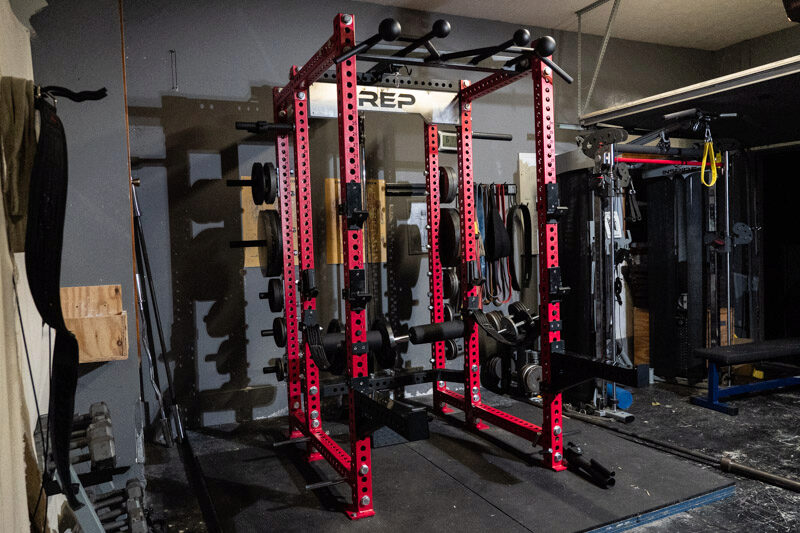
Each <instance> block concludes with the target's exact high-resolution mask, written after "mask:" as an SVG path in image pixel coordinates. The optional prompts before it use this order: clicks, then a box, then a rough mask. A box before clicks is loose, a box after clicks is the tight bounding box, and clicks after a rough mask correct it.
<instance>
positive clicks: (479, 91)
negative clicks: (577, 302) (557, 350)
mask: <svg viewBox="0 0 800 533" xmlns="http://www.w3.org/2000/svg"><path fill="white" fill-rule="evenodd" d="M385 22H387V21H384V23H385ZM391 22H394V21H391ZM395 24H396V23H395ZM382 31H383V23H382ZM448 31H449V30H448ZM396 32H397V33H399V25H398V26H397V30H396ZM377 40H378V36H376V37H373V38H371V39H370V40H368V41H366V42H365V43H368V42H369V41H372V44H374V42H377ZM420 42H422V41H420ZM365 43H362V44H361V45H359V46H361V47H363V48H361V50H366V49H368V46H371V44H365ZM478 52H481V50H478ZM358 53H360V51H359V47H358V46H356V45H355V19H354V17H353V16H352V15H349V14H339V15H337V16H336V18H335V19H334V22H333V36H332V37H331V38H330V39H329V40H328V41H327V42H326V43H325V44H324V45H323V46H322V48H321V49H320V50H319V51H318V52H317V53H316V54H315V55H314V56H313V57H312V58H311V59H310V60H309V61H308V62H307V63H306V64H305V65H304V66H303V67H302V68H299V69H298V68H297V67H292V69H291V73H290V81H289V84H288V85H287V86H286V87H283V88H281V89H275V91H274V93H273V101H274V116H275V119H276V121H277V122H281V123H284V124H292V126H293V128H292V129H291V131H288V130H286V129H285V128H284V129H280V130H279V131H278V134H277V142H276V161H277V164H278V169H279V172H280V176H281V181H280V183H281V185H280V212H281V224H282V236H283V287H284V294H285V319H286V328H287V345H286V351H287V359H288V371H287V395H288V405H289V425H290V431H289V439H290V441H291V440H292V439H298V440H301V441H307V443H308V444H307V459H308V460H309V461H315V460H318V459H321V458H324V459H325V460H326V461H327V462H328V463H330V464H331V466H332V467H333V468H334V470H336V471H337V472H338V473H339V474H340V475H341V476H342V477H343V478H344V480H345V481H346V482H347V483H348V484H349V485H350V487H351V503H350V504H349V506H348V507H347V509H346V513H347V516H348V517H350V518H352V519H358V518H364V517H367V516H371V515H373V514H374V510H373V503H372V464H371V457H370V437H369V436H363V435H362V434H360V433H359V431H358V428H357V418H356V417H357V414H358V409H357V405H356V404H357V401H358V398H357V394H359V393H357V392H356V391H355V390H354V389H353V388H350V389H349V392H348V412H349V437H350V441H349V447H350V449H349V451H347V450H345V449H343V448H342V447H341V446H340V445H339V444H337V443H336V442H334V440H333V439H331V438H330V437H329V436H328V435H327V434H326V433H325V431H324V430H323V424H322V415H321V409H320V398H321V390H320V388H321V387H320V383H319V369H318V367H317V365H316V364H315V361H314V357H313V355H312V347H313V345H314V343H315V342H316V341H315V340H314V338H315V336H316V337H317V339H318V335H319V331H320V328H319V325H318V321H317V316H316V295H317V290H316V287H315V284H314V245H313V227H312V204H311V183H310V178H311V171H310V167H309V150H310V148H309V135H308V119H309V116H310V107H309V87H310V86H311V84H312V83H314V82H315V81H316V80H317V79H318V78H319V77H321V76H322V74H323V73H324V72H325V71H327V70H328V69H329V68H330V67H331V66H333V65H334V64H336V85H337V97H338V98H337V105H338V125H339V161H340V178H341V180H340V183H341V189H340V198H341V202H342V205H341V207H342V209H341V210H340V212H341V224H342V243H343V260H344V290H343V295H344V298H345V301H346V306H345V343H344V344H345V350H346V360H347V370H346V377H347V381H348V382H350V383H352V382H353V380H357V379H359V378H361V379H363V378H365V377H366V376H367V374H368V361H367V359H368V357H367V354H368V343H367V326H368V325H367V323H366V312H365V307H366V302H367V301H368V299H369V296H368V295H367V294H366V276H365V270H364V236H363V229H362V226H363V222H364V219H365V218H366V215H367V213H366V212H364V211H363V210H362V208H361V169H360V168H359V166H360V165H359V161H360V159H359V131H358V128H359V124H358V101H357V88H358V87H357V71H356V58H357V55H358ZM481 53H482V52H481ZM529 57H530V60H529V63H527V64H528V65H529V66H528V67H524V68H517V69H515V70H503V71H499V72H495V73H494V74H491V75H489V76H487V77H486V78H484V79H482V80H480V81H478V82H477V83H474V84H470V83H469V82H468V81H462V82H461V85H460V91H459V93H458V101H457V103H458V106H459V111H458V113H459V121H458V168H459V196H458V198H459V207H460V217H461V218H460V226H461V229H460V231H461V250H460V252H461V257H462V264H461V268H460V271H459V278H460V283H459V285H460V286H461V287H462V293H463V303H462V310H463V312H464V315H465V317H466V318H465V327H464V332H465V334H464V335H465V336H464V344H465V355H464V374H463V383H464V394H463V395H462V394H459V393H457V392H454V391H452V390H450V389H449V388H447V384H446V383H445V382H444V381H436V383H435V384H434V405H435V408H436V409H437V410H438V411H439V412H441V413H447V412H450V411H451V409H450V408H449V407H448V404H449V405H451V406H453V407H456V408H458V409H461V410H463V411H464V413H465V416H466V420H467V423H468V425H469V426H470V427H472V428H473V429H484V428H487V427H488V426H487V425H486V424H484V423H483V421H485V422H489V423H491V424H493V425H495V426H497V427H500V428H502V429H504V430H506V431H509V432H511V433H513V434H515V435H518V436H520V437H522V438H525V439H527V440H529V441H530V442H531V443H533V444H535V445H536V444H538V445H541V446H543V448H544V452H545V463H546V465H547V466H548V467H550V468H552V469H553V470H563V469H564V468H565V465H564V464H563V455H562V454H563V448H562V440H563V437H562V435H561V425H562V421H561V395H560V393H547V394H545V395H544V416H543V422H542V426H541V427H540V426H537V425H535V424H532V423H530V422H527V421H525V420H522V419H520V418H517V417H515V416H512V415H509V414H507V413H504V412H503V411H500V410H499V409H496V408H493V407H491V406H488V405H486V404H484V403H483V402H482V401H481V384H480V360H479V353H478V327H479V326H478V324H477V323H476V322H475V321H474V320H473V319H472V318H471V315H470V311H478V310H480V309H481V297H480V294H479V285H480V283H479V280H478V277H479V274H478V273H477V272H479V269H478V268H477V265H478V261H479V259H480V258H479V253H478V248H477V244H476V229H475V228H476V224H475V198H474V189H473V169H474V158H473V150H472V105H473V102H474V101H476V100H477V99H478V98H480V97H481V96H484V95H486V94H489V93H491V92H493V91H495V90H497V89H499V88H501V87H503V86H505V85H508V84H509V83H512V82H514V81H516V80H518V79H521V78H523V77H525V76H527V75H528V73H531V74H532V77H533V84H534V119H535V131H536V153H537V192H538V201H537V210H538V215H539V218H538V226H539V233H538V235H539V243H540V248H541V250H543V253H540V256H539V258H540V265H539V266H540V286H539V298H540V317H541V339H542V346H541V362H542V367H543V387H544V388H545V390H546V388H547V385H548V384H549V383H550V380H551V373H550V365H551V351H552V346H555V345H557V344H558V343H560V342H561V338H560V335H561V334H560V329H561V328H560V316H559V304H558V302H557V301H555V300H554V298H553V289H552V285H553V284H552V283H551V279H550V276H551V275H552V276H553V277H554V280H553V281H555V280H558V279H559V278H560V276H559V275H558V244H557V223H556V221H555V220H554V219H551V218H549V215H550V214H551V213H552V212H551V211H550V203H551V198H552V197H555V198H556V201H557V191H556V192H553V189H554V188H555V179H556V178H555V156H554V154H555V151H554V126H553V124H554V122H553V117H554V113H553V107H554V99H553V78H552V72H551V71H550V67H548V66H547V64H546V63H548V61H549V60H548V59H546V58H545V59H537V58H536V57H535V56H533V55H530V56H529ZM437 133H438V127H437V125H435V124H429V123H426V124H425V126H424V142H425V165H426V185H427V191H428V194H427V207H428V214H427V217H428V244H429V246H430V255H429V264H430V274H429V276H430V281H429V289H430V295H431V296H430V308H431V322H433V323H440V322H443V321H444V296H443V281H442V263H441V260H440V257H439V226H440V220H439V218H440V215H439V213H440V211H439V209H440V191H439V154H438V135H437ZM292 150H293V151H294V180H293V182H294V191H293V190H292V187H291V183H290V176H291V175H292V170H291V169H290V162H291V159H292V154H291V153H290V152H291V151H292ZM293 195H294V196H295V202H292V196H293ZM553 195H554V196H553ZM293 208H294V212H295V213H296V215H297V232H296V242H297V249H296V248H295V228H294V222H293V216H292V214H293ZM295 255H297V256H299V263H300V270H299V276H297V275H296V272H295ZM298 278H299V279H298ZM297 292H299V294H300V303H301V308H302V320H301V321H300V322H298V316H297V312H298V309H297ZM300 331H302V332H303V339H302V342H301V339H300V338H299V332H300ZM301 349H302V356H301ZM431 350H432V360H433V367H434V370H442V371H444V369H445V346H444V342H443V341H438V342H434V343H433V344H432V347H431ZM301 365H302V368H301Z"/></svg>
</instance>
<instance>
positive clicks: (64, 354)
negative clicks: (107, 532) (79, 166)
mask: <svg viewBox="0 0 800 533" xmlns="http://www.w3.org/2000/svg"><path fill="white" fill-rule="evenodd" d="M36 108H37V109H38V110H39V112H40V114H41V133H40V135H39V143H38V146H37V149H36V158H35V160H34V164H33V171H32V173H31V183H30V195H29V200H28V227H27V231H26V235H25V271H26V273H27V275H28V284H29V286H30V290H31V295H32V297H33V302H34V304H36V309H37V310H38V311H39V314H40V315H41V316H42V319H43V320H44V322H45V323H46V324H47V325H49V326H50V327H52V328H53V329H54V330H56V341H55V346H54V348H53V371H52V379H51V381H50V409H49V412H48V420H49V423H48V426H49V427H48V430H49V432H50V438H51V439H52V443H53V457H54V459H55V463H56V470H57V471H58V477H59V479H60V480H61V488H62V490H63V491H64V494H65V495H66V496H67V499H68V500H69V503H70V506H72V508H73V509H78V508H80V507H81V506H82V505H81V504H80V503H79V502H78V500H77V498H76V496H75V491H74V488H73V486H72V478H71V475H70V461H69V446H70V442H69V441H70V434H71V433H72V418H73V416H74V413H75V389H76V387H77V385H78V341H77V340H75V336H74V335H73V334H72V333H70V331H69V330H68V329H67V326H66V324H65V323H64V317H63V315H62V314H61V295H60V291H61V287H60V285H61V248H62V245H63V240H64V217H65V213H66V206H67V142H66V137H65V135H64V127H63V125H62V124H61V120H59V118H58V116H57V115H56V110H55V108H54V107H53V106H51V105H50V104H49V103H47V102H46V101H44V100H42V99H37V101H36Z"/></svg>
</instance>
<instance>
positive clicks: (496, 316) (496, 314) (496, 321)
mask: <svg viewBox="0 0 800 533" xmlns="http://www.w3.org/2000/svg"><path fill="white" fill-rule="evenodd" d="M501 318H503V313H501V312H500V311H489V312H488V313H486V319H487V320H488V321H489V324H491V325H492V327H493V328H494V329H495V331H499V330H500V319H501Z"/></svg>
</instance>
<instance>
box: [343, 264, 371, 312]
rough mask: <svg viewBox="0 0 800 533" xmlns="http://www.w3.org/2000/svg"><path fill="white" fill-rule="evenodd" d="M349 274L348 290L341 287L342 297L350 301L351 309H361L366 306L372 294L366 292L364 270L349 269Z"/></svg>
mask: <svg viewBox="0 0 800 533" xmlns="http://www.w3.org/2000/svg"><path fill="white" fill-rule="evenodd" d="M349 276H350V277H349V279H350V283H349V286H348V289H349V292H348V290H346V289H342V297H343V298H344V299H345V300H347V301H348V302H350V308H351V309H353V310H355V311H361V310H363V309H364V308H366V306H367V302H368V301H370V299H371V298H372V295H371V294H369V293H368V292H367V274H366V271H365V270H364V269H363V268H354V269H352V270H350V274H349Z"/></svg>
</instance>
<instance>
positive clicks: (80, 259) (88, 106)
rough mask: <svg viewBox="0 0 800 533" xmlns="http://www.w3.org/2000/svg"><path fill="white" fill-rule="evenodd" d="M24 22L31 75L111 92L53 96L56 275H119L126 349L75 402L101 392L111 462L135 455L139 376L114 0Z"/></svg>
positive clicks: (56, 7) (93, 278)
mask: <svg viewBox="0 0 800 533" xmlns="http://www.w3.org/2000/svg"><path fill="white" fill-rule="evenodd" d="M88 21H91V23H89V22H88ZM31 25H32V27H33V30H34V32H35V34H34V36H33V38H32V39H31V47H32V51H33V69H34V80H35V81H36V83H37V84H39V85H42V86H45V85H62V86H65V87H68V88H70V89H73V90H86V89H98V88H100V87H106V88H108V97H106V98H105V99H104V100H101V101H99V102H84V103H74V102H71V101H69V100H67V99H63V98H62V99H59V101H58V114H59V116H60V117H61V120H62V122H63V123H64V129H65V130H66V135H67V149H68V152H69V195H68V198H67V213H66V224H65V228H64V255H63V259H62V270H61V284H62V285H63V286H72V285H103V284H116V283H119V284H121V285H122V295H123V307H124V309H126V310H127V312H128V332H129V340H130V353H129V357H128V359H127V360H125V361H115V362H112V363H106V364H104V365H102V366H100V367H99V368H95V369H93V370H91V371H89V372H88V373H87V374H85V375H83V376H81V378H80V381H79V385H78V393H77V397H76V403H75V408H76V411H78V412H87V411H88V408H89V405H90V404H91V403H93V402H97V401H101V400H102V401H105V402H106V403H107V404H108V405H109V408H110V410H111V415H112V420H113V423H114V434H115V438H116V444H117V457H118V464H120V465H130V464H132V463H133V462H134V460H135V434H134V423H133V420H134V418H133V413H134V408H135V404H136V402H137V399H138V397H139V379H138V355H137V349H136V334H135V332H136V321H135V315H136V307H135V304H134V298H133V284H132V281H133V267H132V255H131V221H130V200H129V192H128V162H127V157H128V156H127V148H126V145H125V116H124V114H125V106H124V102H123V84H122V65H121V57H122V54H121V41H120V26H119V13H118V10H117V3H116V2H111V1H104V2H92V1H88V0H87V1H75V2H51V3H50V5H49V6H48V7H47V8H45V9H44V10H42V11H40V12H39V13H38V14H36V15H34V16H33V17H32V18H31ZM82 367H86V365H82ZM82 370H83V371H86V370H87V368H82Z"/></svg>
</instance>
